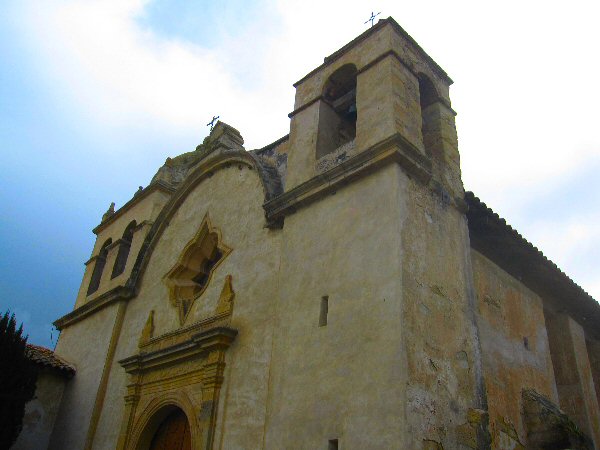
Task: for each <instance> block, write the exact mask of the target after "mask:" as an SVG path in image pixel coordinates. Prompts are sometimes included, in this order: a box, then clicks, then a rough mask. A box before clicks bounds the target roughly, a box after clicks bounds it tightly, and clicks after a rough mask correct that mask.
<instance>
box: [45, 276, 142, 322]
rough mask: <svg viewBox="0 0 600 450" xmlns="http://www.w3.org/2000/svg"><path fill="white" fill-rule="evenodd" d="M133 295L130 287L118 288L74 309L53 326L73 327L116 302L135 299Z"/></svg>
mask: <svg viewBox="0 0 600 450" xmlns="http://www.w3.org/2000/svg"><path fill="white" fill-rule="evenodd" d="M133 293H134V291H133V289H131V288H129V287H126V286H117V287H115V288H113V289H111V290H109V291H107V292H105V293H104V294H102V295H99V296H98V297H96V298H95V299H93V300H90V301H89V302H87V303H84V304H83V305H81V306H80V307H79V308H77V309H74V310H73V311H71V312H70V313H68V314H65V315H64V316H62V317H61V318H60V319H57V320H55V321H54V324H53V325H54V326H55V327H56V328H58V329H59V330H62V329H63V328H66V327H68V326H71V325H73V324H74V323H77V322H79V321H80V320H83V319H85V318H86V317H87V316H89V315H90V314H94V313H95V312H97V311H99V310H101V309H103V308H105V307H107V306H109V305H112V304H113V303H115V302H118V301H121V300H128V299H130V298H131V297H133Z"/></svg>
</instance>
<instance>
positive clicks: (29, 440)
mask: <svg viewBox="0 0 600 450" xmlns="http://www.w3.org/2000/svg"><path fill="white" fill-rule="evenodd" d="M65 383H67V379H66V378H65V377H64V375H62V374H59V373H57V371H56V370H53V369H41V370H40V372H39V373H38V377H37V382H36V386H35V395H34V397H33V399H32V400H30V401H29V402H27V405H25V416H24V417H23V429H22V430H21V433H20V434H19V438H18V439H17V442H15V443H14V445H13V446H12V447H11V449H12V450H39V449H46V448H48V443H49V441H50V435H51V434H52V429H53V427H54V422H55V420H56V415H57V414H58V409H59V407H60V402H61V399H62V396H63V391H64V388H65Z"/></svg>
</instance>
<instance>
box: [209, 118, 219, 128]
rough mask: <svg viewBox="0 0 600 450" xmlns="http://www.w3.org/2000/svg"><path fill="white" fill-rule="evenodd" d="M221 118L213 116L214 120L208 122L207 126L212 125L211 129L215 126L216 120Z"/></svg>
mask: <svg viewBox="0 0 600 450" xmlns="http://www.w3.org/2000/svg"><path fill="white" fill-rule="evenodd" d="M217 120H219V116H213V118H212V120H211V121H210V122H208V123H207V124H206V126H207V127H208V126H210V131H212V130H213V128H214V127H215V122H216V121H217Z"/></svg>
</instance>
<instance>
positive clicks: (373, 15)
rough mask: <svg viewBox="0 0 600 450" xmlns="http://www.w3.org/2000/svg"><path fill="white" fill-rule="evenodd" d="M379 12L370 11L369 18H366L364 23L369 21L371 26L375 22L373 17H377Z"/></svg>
mask: <svg viewBox="0 0 600 450" xmlns="http://www.w3.org/2000/svg"><path fill="white" fill-rule="evenodd" d="M379 14H381V11H380V12H378V13H377V14H374V13H373V11H371V17H369V20H367V21H366V22H365V25H366V24H368V23H369V22H371V27H372V26H373V25H374V24H375V17H377V16H378V15H379Z"/></svg>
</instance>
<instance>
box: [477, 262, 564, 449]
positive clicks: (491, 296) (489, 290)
mask: <svg viewBox="0 0 600 450" xmlns="http://www.w3.org/2000/svg"><path fill="white" fill-rule="evenodd" d="M471 259H472V261H473V276H474V281H475V289H476V291H477V312H478V314H477V320H478V323H479V329H480V334H481V346H482V354H483V364H484V373H485V382H486V390H487V395H488V406H489V412H490V431H491V434H492V439H493V441H492V442H493V448H495V449H499V450H500V449H513V448H514V446H515V445H516V443H517V442H518V441H520V442H521V443H522V444H525V443H526V430H525V429H524V424H523V421H522V398H521V392H522V390H523V389H525V388H530V389H534V390H535V391H537V392H538V393H540V394H542V395H544V396H546V397H548V398H549V399H550V400H551V401H552V402H554V403H555V404H556V405H558V394H557V391H556V387H555V381H554V372H553V368H552V360H551V357H550V349H549V344H548V334H547V332H546V326H545V322H544V306H543V302H542V299H541V298H540V297H539V296H538V295H537V294H535V293H534V292H532V291H531V290H529V289H528V288H527V287H525V286H524V285H523V284H522V283H520V282H519V281H518V280H517V279H515V278H513V277H512V276H510V275H509V274H508V273H506V272H505V271H504V270H502V269H501V268H500V267H498V266H497V265H495V264H494V263H493V262H491V261H490V260H489V259H487V258H486V257H485V256H483V255H482V254H480V253H478V252H477V251H474V250H473V251H472V252H471ZM511 430H514V431H516V433H517V436H518V439H515V438H516V436H515V435H514V432H513V431H511Z"/></svg>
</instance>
